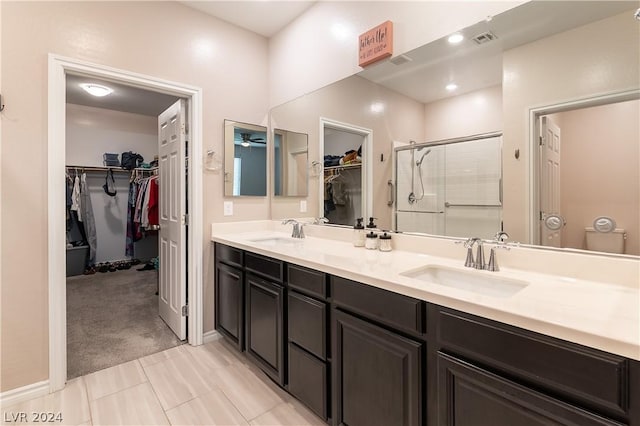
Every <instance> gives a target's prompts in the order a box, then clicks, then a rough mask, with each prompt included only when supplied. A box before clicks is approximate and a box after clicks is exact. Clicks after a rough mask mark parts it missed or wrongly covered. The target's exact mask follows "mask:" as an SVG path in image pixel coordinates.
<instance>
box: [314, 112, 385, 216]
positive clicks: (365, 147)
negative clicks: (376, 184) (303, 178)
mask: <svg viewBox="0 0 640 426" xmlns="http://www.w3.org/2000/svg"><path fill="white" fill-rule="evenodd" d="M325 127H329V128H332V129H336V130H342V131H345V132H351V133H356V134H358V135H361V136H362V137H363V138H364V142H363V143H362V163H363V166H362V171H363V175H362V209H363V210H364V212H363V216H362V217H364V218H365V220H366V218H368V217H371V216H373V130H372V129H367V128H366V127H360V126H356V125H354V124H349V123H344V122H342V121H337V120H332V119H330V118H326V117H320V130H319V132H318V161H320V164H324V129H325ZM323 170H324V167H323ZM318 203H319V206H318V217H324V179H322V178H320V179H318ZM356 217H359V216H356Z"/></svg>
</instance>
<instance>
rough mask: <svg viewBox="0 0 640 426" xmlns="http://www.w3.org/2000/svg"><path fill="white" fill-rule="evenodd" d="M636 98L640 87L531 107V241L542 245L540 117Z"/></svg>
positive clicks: (529, 118)
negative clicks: (540, 229) (540, 228)
mask: <svg viewBox="0 0 640 426" xmlns="http://www.w3.org/2000/svg"><path fill="white" fill-rule="evenodd" d="M634 99H640V89H632V90H625V91H621V92H612V93H605V94H602V95H598V96H592V97H589V98H579V99H573V100H569V101H565V102H558V103H555V104H550V105H544V106H538V107H535V108H530V109H529V114H528V120H529V162H528V164H527V166H528V168H529V170H528V172H527V176H528V179H529V208H528V212H529V244H532V245H540V231H539V226H540V223H539V222H540V220H539V216H540V184H539V182H538V181H539V170H540V161H541V159H540V149H539V147H540V144H539V140H540V136H541V135H540V126H539V122H540V118H541V117H542V116H543V115H549V114H554V113H557V112H564V111H571V110H575V109H582V108H589V107H594V106H600V105H607V104H614V103H618V102H624V101H630V100H634ZM503 158H504V154H503ZM545 248H551V247H545Z"/></svg>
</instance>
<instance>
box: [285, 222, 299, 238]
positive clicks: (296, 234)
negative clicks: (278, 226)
mask: <svg viewBox="0 0 640 426" xmlns="http://www.w3.org/2000/svg"><path fill="white" fill-rule="evenodd" d="M290 223H291V224H293V229H292V231H291V237H292V238H304V229H303V227H304V223H300V222H298V221H297V220H295V219H285V220H283V221H282V224H283V225H288V224H290Z"/></svg>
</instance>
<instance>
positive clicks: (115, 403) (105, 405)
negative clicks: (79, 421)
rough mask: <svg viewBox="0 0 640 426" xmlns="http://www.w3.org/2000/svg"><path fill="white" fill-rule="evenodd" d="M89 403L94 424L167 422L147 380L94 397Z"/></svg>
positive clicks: (159, 423) (157, 423)
mask: <svg viewBox="0 0 640 426" xmlns="http://www.w3.org/2000/svg"><path fill="white" fill-rule="evenodd" d="M90 405H91V418H92V421H93V425H94V426H98V425H110V426H112V425H113V426H115V425H168V424H169V420H168V419H167V416H166V415H165V413H164V411H163V410H162V407H161V406H160V402H159V401H158V398H156V395H155V393H154V392H153V389H152V388H151V385H150V384H149V383H148V382H147V383H141V384H139V385H136V386H134V387H131V388H127V389H125V390H122V391H120V392H116V393H112V394H110V395H107V396H104V397H102V398H99V399H96V400H95V401H91V402H90Z"/></svg>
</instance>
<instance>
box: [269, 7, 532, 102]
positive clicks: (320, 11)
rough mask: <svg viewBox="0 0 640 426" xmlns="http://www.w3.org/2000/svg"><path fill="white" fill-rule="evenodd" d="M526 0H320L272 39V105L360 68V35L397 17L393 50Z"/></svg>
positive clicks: (415, 44)
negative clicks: (365, 0) (322, 0)
mask: <svg viewBox="0 0 640 426" xmlns="http://www.w3.org/2000/svg"><path fill="white" fill-rule="evenodd" d="M522 3H525V1H369V2H366V3H365V2H362V1H327V2H318V3H316V4H315V5H314V6H312V7H311V8H309V9H308V10H307V11H306V12H305V13H304V14H303V15H302V16H300V17H299V18H298V19H296V20H295V21H294V22H292V23H291V24H289V26H288V27H286V28H285V29H284V30H282V31H280V32H279V33H278V34H276V35H275V36H274V37H272V38H271V39H270V40H269V64H270V82H269V89H270V98H271V101H270V105H271V106H275V105H280V104H282V103H284V102H287V101H289V100H291V99H294V98H296V97H298V96H301V95H303V94H305V93H309V92H311V91H313V90H316V89H319V88H321V87H323V86H326V85H327V84H331V83H333V82H334V81H338V80H340V79H342V78H345V77H348V76H350V75H353V74H355V73H357V72H359V71H360V70H361V68H360V67H359V66H358V35H359V34H362V33H363V32H365V31H367V30H369V29H371V28H373V27H375V26H376V25H379V24H381V23H382V22H384V21H386V20H391V21H392V22H393V47H394V53H395V55H398V54H401V53H405V52H408V51H410V50H413V49H415V48H416V47H420V46H422V45H424V44H426V43H429V42H432V41H434V40H437V39H439V38H441V37H444V36H445V35H448V34H450V33H452V32H455V31H458V30H460V29H462V28H466V27H468V26H469V25H473V24H475V23H477V22H479V21H481V20H483V19H485V18H486V17H487V16H493V15H497V14H499V13H501V12H504V11H506V10H509V9H512V8H514V7H516V6H517V5H519V4H522Z"/></svg>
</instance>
